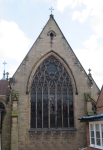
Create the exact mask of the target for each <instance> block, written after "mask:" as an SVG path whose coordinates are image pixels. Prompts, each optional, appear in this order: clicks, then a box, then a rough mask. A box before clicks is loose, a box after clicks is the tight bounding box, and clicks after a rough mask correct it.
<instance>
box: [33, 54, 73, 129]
mask: <svg viewBox="0 0 103 150" xmlns="http://www.w3.org/2000/svg"><path fill="white" fill-rule="evenodd" d="M73 126H74V117H73V86H72V82H71V78H70V76H69V74H68V72H67V70H66V68H65V67H64V65H63V64H62V63H61V62H60V61H59V60H58V59H57V58H56V57H54V56H49V57H48V58H47V59H45V60H44V61H43V62H42V63H41V64H40V66H39V67H38V68H37V70H36V72H35V74H34V76H33V80H32V84H31V128H64V127H73Z"/></svg>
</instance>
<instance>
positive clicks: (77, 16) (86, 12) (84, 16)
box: [72, 9, 90, 23]
mask: <svg viewBox="0 0 103 150" xmlns="http://www.w3.org/2000/svg"><path fill="white" fill-rule="evenodd" d="M89 13H90V10H88V9H83V11H82V13H80V12H78V11H75V12H73V14H72V20H77V19H78V20H79V21H80V23H83V22H84V21H85V20H86V19H87V18H88V15H89Z"/></svg>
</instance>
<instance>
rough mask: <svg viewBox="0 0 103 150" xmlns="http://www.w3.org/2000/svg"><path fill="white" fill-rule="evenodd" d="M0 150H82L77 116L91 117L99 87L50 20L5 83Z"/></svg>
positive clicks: (83, 132) (82, 128) (83, 134)
mask: <svg viewBox="0 0 103 150" xmlns="http://www.w3.org/2000/svg"><path fill="white" fill-rule="evenodd" d="M8 88H9V90H10V93H9V94H8V95H6V94H5V99H3V97H2V93H0V94H1V95H0V102H1V103H3V104H5V115H4V117H3V121H2V129H1V130H2V132H1V147H2V150H34V149H35V150H36V149H37V150H40V149H42V150H48V149H49V150H52V149H53V150H57V149H58V150H78V149H79V148H82V147H86V126H85V124H84V123H80V122H79V121H78V118H79V117H82V116H87V115H93V114H95V105H96V101H97V98H98V94H99V88H98V87H97V85H96V83H95V82H94V80H93V79H92V77H91V74H89V75H87V74H86V72H85V70H84V69H83V67H82V65H81V64H80V62H79V60H78V58H77V57H76V55H75V54H74V52H73V50H72V49H71V47H70V45H69V44H68V42H67V40H66V39H65V37H64V35H63V33H62V32H61V30H60V28H59V26H58V25H57V23H56V21H55V19H54V16H53V15H52V14H51V15H50V18H49V20H48V22H47V24H46V25H45V27H44V29H43V31H42V32H41V34H40V35H39V37H38V38H37V40H36V41H35V43H34V45H33V46H32V48H31V49H30V51H29V52H28V54H27V55H26V57H25V58H24V60H23V61H22V62H21V64H20V66H19V68H18V69H17V71H16V72H15V74H14V75H13V77H12V78H11V79H10V81H9V86H8Z"/></svg>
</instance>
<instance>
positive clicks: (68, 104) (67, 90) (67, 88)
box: [67, 88, 69, 127]
mask: <svg viewBox="0 0 103 150" xmlns="http://www.w3.org/2000/svg"><path fill="white" fill-rule="evenodd" d="M67 109H68V110H67V111H68V127H69V96H68V88H67Z"/></svg>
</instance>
